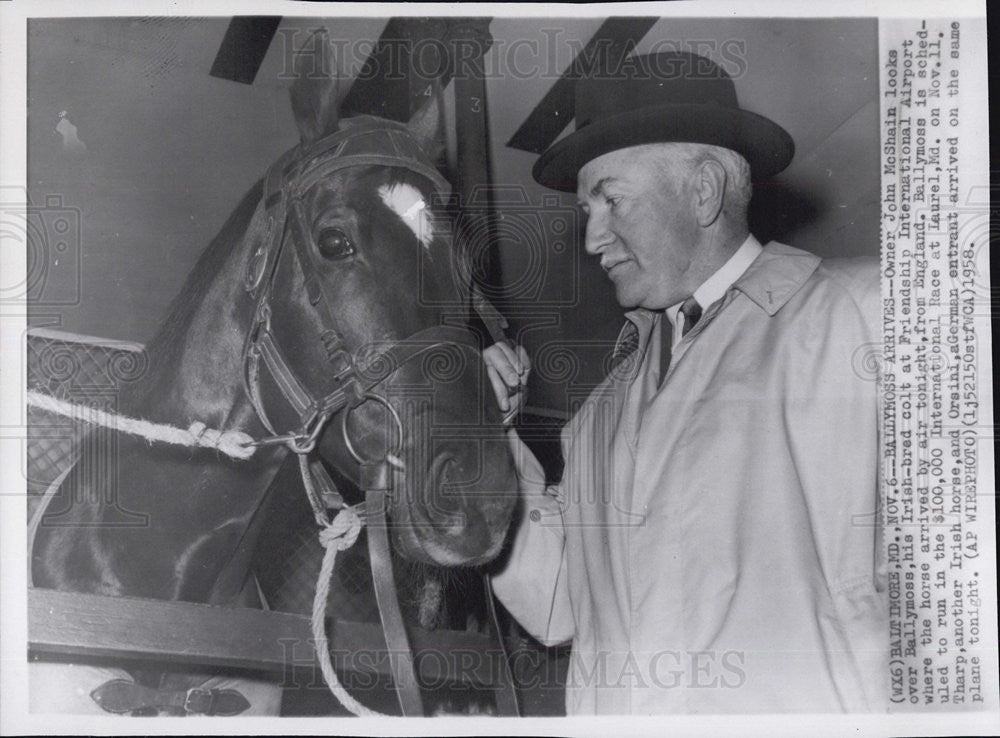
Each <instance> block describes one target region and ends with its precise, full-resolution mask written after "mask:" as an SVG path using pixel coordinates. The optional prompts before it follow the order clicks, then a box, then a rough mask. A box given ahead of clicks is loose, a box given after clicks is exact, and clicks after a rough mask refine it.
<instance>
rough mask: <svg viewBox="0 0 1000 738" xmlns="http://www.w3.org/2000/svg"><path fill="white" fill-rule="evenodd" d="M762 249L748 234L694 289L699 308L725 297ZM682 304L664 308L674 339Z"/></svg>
mask: <svg viewBox="0 0 1000 738" xmlns="http://www.w3.org/2000/svg"><path fill="white" fill-rule="evenodd" d="M763 250H764V247H763V246H761V245H760V242H759V241H758V240H757V239H756V238H754V236H753V234H752V233H751V234H748V235H747V237H746V239H745V240H744V241H743V243H742V244H741V245H740V247H739V248H738V249H736V252H735V253H734V254H733V255H732V256H730V257H729V259H728V260H727V261H726V263H725V264H723V265H722V266H721V267H719V269H717V270H716V271H715V273H714V274H713V275H712V276H711V277H709V278H708V279H706V280H705V281H704V282H702V283H701V286H700V287H698V289H696V290H695V291H694V294H693V295H692V297H694V299H695V301H696V302H697V303H698V304H699V305H700V306H701V309H702V310H706V309H707V308H708V307H709V306H710V305H713V304H714V303H716V302H718V301H719V300H721V299H722V298H723V297H725V295H726V291H727V290H729V288H730V287H732V286H733V283H734V282H736V280H737V279H739V278H740V277H742V276H743V273H744V272H745V271H746V270H747V269H749V268H750V265H751V264H753V262H754V260H755V259H756V258H757V257H758V256H760V252H761V251H763ZM683 304H684V303H683V302H679V303H677V304H676V305H671V306H670V307H668V308H667V310H666V314H667V318H668V319H669V320H670V322H671V323H672V324H673V326H674V337H675V338H674V340H675V341H677V340H679V339H680V330H679V329H680V326H679V325H678V324H677V321H678V315H679V313H680V310H681V305H683Z"/></svg>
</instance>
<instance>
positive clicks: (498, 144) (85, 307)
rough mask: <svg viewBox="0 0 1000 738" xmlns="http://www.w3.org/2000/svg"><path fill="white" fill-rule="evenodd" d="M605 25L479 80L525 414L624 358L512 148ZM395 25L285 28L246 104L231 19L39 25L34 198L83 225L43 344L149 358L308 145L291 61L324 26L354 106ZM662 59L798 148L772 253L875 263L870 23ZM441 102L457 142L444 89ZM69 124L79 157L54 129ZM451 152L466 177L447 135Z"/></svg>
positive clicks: (570, 240)
mask: <svg viewBox="0 0 1000 738" xmlns="http://www.w3.org/2000/svg"><path fill="white" fill-rule="evenodd" d="M602 20H603V19H600V18H593V19H589V18H588V19H537V18H534V19H530V20H527V19H517V18H498V19H495V20H493V22H492V24H491V26H490V31H491V33H492V36H493V38H494V44H493V46H492V48H491V49H490V50H489V51H488V52H487V55H486V57H485V60H484V63H485V67H486V71H487V83H486V84H487V97H488V110H489V127H490V135H491V140H492V147H491V149H492V150H491V152H490V153H491V157H492V161H493V181H494V184H495V185H499V186H502V187H503V188H504V189H503V191H502V193H500V196H498V197H497V198H496V199H497V201H498V207H499V208H500V210H501V212H502V213H503V214H504V215H505V220H504V221H502V223H505V224H506V225H502V226H501V228H500V229H499V231H498V235H499V237H500V239H501V240H500V247H499V250H500V255H501V263H502V268H503V277H504V281H505V283H506V285H507V287H508V289H507V290H506V293H505V296H506V298H507V299H506V301H505V303H506V306H507V309H508V310H509V312H510V314H511V317H512V318H513V321H512V322H513V324H514V328H515V330H516V331H517V332H518V335H519V337H520V338H521V340H523V341H524V342H525V343H526V344H527V346H528V348H529V350H530V351H531V352H532V354H533V356H535V357H536V367H537V369H536V372H535V376H534V378H533V382H532V385H531V403H532V404H533V405H536V406H538V407H541V408H547V409H550V410H554V411H557V412H558V411H564V410H565V409H566V408H567V406H568V405H570V404H572V400H573V398H574V397H576V396H579V395H580V394H582V393H585V392H586V391H587V388H588V387H589V386H591V385H592V384H593V383H595V382H596V381H598V380H599V378H600V373H601V368H600V366H599V361H598V360H597V356H598V355H599V353H600V352H599V351H598V352H595V351H594V350H592V349H593V347H594V346H602V345H605V344H607V343H608V342H610V341H612V340H613V339H614V336H615V335H616V334H617V331H618V328H619V326H620V323H621V311H620V310H619V309H618V308H617V306H616V305H615V302H614V299H613V295H612V292H611V290H610V289H609V287H608V285H607V284H606V280H605V278H604V276H603V274H602V273H601V272H600V270H599V268H597V265H596V264H594V263H591V262H590V261H588V259H587V258H586V256H585V255H584V254H583V252H582V250H581V249H580V247H579V233H578V228H577V225H578V224H579V222H580V217H579V215H580V214H579V212H578V211H577V210H576V208H575V206H574V199H575V198H574V197H572V196H563V195H558V194H556V193H552V192H549V191H546V190H544V189H542V188H540V187H538V186H537V185H535V184H534V183H533V182H532V181H531V177H530V169H531V165H532V164H533V162H534V160H535V155H534V154H532V153H529V152H525V151H518V150H516V149H513V148H510V147H508V146H506V144H507V142H508V141H509V140H510V138H511V136H512V135H513V134H514V133H515V131H517V130H518V129H519V127H520V126H521V124H522V123H523V122H524V120H525V119H526V118H527V117H528V115H529V114H530V113H531V111H532V110H533V109H534V108H535V106H536V105H538V104H539V102H540V101H541V100H542V99H543V97H544V96H545V94H546V93H547V92H548V90H549V89H550V88H551V86H552V85H553V84H554V83H555V81H556V79H557V78H558V77H559V75H560V74H561V73H562V72H563V70H564V69H565V68H566V67H567V66H568V65H569V64H570V63H571V62H572V60H573V58H574V56H575V55H576V53H577V52H578V51H579V49H580V48H582V47H583V46H584V45H585V44H586V43H587V41H588V40H589V39H590V38H591V37H592V36H593V34H594V33H595V31H597V29H598V28H599V27H600V26H601V23H602ZM386 21H387V19H384V18H381V19H380V18H364V19H328V20H322V21H317V20H308V19H303V18H285V19H282V20H281V21H280V26H279V29H278V31H279V33H278V35H277V36H275V38H274V40H273V42H272V43H271V44H270V46H269V47H268V50H267V53H266V56H264V59H263V62H262V64H261V66H260V69H259V71H258V72H257V75H256V77H255V79H254V81H253V83H252V84H242V83H239V82H235V81H232V80H227V79H220V78H217V77H213V76H211V75H210V74H209V71H210V70H211V68H212V65H213V62H214V60H215V58H216V55H217V53H218V50H219V47H220V44H221V43H222V39H223V37H224V36H225V34H226V31H227V27H228V25H229V19H228V18H212V19H181V18H177V19H129V18H115V19H91V20H79V19H73V20H60V19H42V20H34V21H32V22H31V24H30V26H29V34H28V35H29V38H28V43H29V46H28V121H27V130H28V172H29V183H28V184H29V197H30V201H31V202H32V204H34V205H35V206H37V207H41V208H48V209H49V211H50V215H51V212H52V211H55V210H57V209H59V208H63V209H69V212H70V213H72V214H73V215H74V217H75V216H76V215H78V217H79V223H80V230H79V238H78V239H75V238H74V239H71V240H72V241H73V242H72V243H71V244H70V245H69V248H68V249H66V250H64V251H62V252H59V253H56V252H55V251H54V250H52V251H51V252H46V253H45V254H43V255H41V256H40V257H39V260H40V261H45V262H46V263H45V265H44V266H47V267H49V268H50V270H51V274H52V275H53V277H52V279H50V280H49V281H48V283H47V284H46V285H45V289H44V290H42V291H41V292H39V293H38V299H37V302H36V304H35V306H34V308H33V311H32V318H31V322H32V324H34V325H50V326H54V327H59V328H60V329H63V330H68V331H73V332H78V333H86V334H91V335H97V336H103V337H108V338H118V339H127V340H134V341H145V340H148V339H149V338H150V337H151V335H152V334H153V333H154V331H155V329H156V326H157V325H158V323H159V322H160V321H161V320H162V318H163V317H164V312H165V310H166V306H167V304H168V303H169V301H170V299H171V298H172V297H173V296H174V295H175V294H176V293H177V292H178V291H179V289H180V287H181V284H182V282H183V280H184V278H185V276H186V274H187V273H188V271H189V270H190V268H191V267H192V265H193V264H194V262H195V260H196V258H197V256H198V254H199V253H200V252H201V250H202V249H203V248H204V247H205V245H206V244H207V243H208V241H209V240H210V239H211V237H212V236H213V235H214V234H215V233H216V231H217V230H218V228H219V227H220V226H221V225H222V223H223V222H224V220H225V219H226V217H227V216H228V214H229V213H230V211H231V210H232V208H233V207H235V205H236V203H237V202H238V201H239V199H240V196H241V195H242V193H243V192H245V191H246V190H247V189H248V188H249V187H250V186H251V185H252V184H253V182H254V181H255V180H256V179H257V178H258V177H260V176H261V175H262V174H263V172H264V170H265V169H266V168H267V166H268V165H269V164H270V163H271V162H272V161H273V159H274V158H276V157H277V156H278V155H279V154H280V153H281V152H282V151H284V150H285V149H287V148H288V147H290V146H292V145H293V144H294V143H295V142H296V131H295V126H294V123H293V120H292V117H291V112H290V109H289V104H288V93H287V84H288V81H287V79H283V78H282V71H283V70H284V69H286V68H287V63H288V58H289V55H290V51H291V50H290V48H289V44H288V42H289V41H293V42H294V43H296V44H298V43H301V42H302V41H303V40H304V39H305V32H306V31H307V30H308V29H311V28H314V27H316V26H317V25H323V26H325V27H326V28H327V29H328V31H329V33H330V35H331V37H332V38H334V39H337V40H339V41H340V42H343V43H344V44H345V48H347V49H348V50H349V52H350V53H349V55H348V59H347V63H346V64H345V66H346V72H347V76H346V78H345V79H344V80H343V89H344V90H347V89H348V88H349V87H350V84H351V79H350V76H351V75H352V74H356V73H357V71H358V69H359V68H360V62H363V61H364V59H365V56H366V54H367V51H370V49H371V46H372V45H373V44H374V41H375V40H376V39H378V38H379V36H380V34H381V33H382V31H383V29H384V27H385V25H386ZM295 31H300V33H298V35H296V34H295V33H294V32H295ZM664 44H667V45H668V47H673V48H677V47H681V48H687V49H690V50H695V51H699V52H700V53H704V54H706V55H707V56H710V57H712V58H713V59H715V60H716V61H718V62H720V63H723V64H724V66H725V67H726V68H727V70H728V71H730V72H732V73H734V77H735V81H736V87H737V92H738V94H739V97H740V100H741V103H742V105H743V106H744V107H747V108H749V109H751V110H754V111H756V112H759V113H762V114H764V115H767V116H768V117H771V118H772V119H774V120H776V121H777V122H779V123H780V124H781V125H783V126H784V127H785V128H786V129H787V130H788V131H789V132H790V133H791V135H792V137H793V138H794V139H795V142H796V146H797V152H796V156H795V160H794V162H793V163H792V166H791V167H790V168H789V169H788V170H787V171H786V172H784V173H783V174H781V175H780V176H779V177H778V178H777V180H776V181H775V182H771V183H757V185H756V189H755V197H754V203H753V206H752V207H753V225H754V230H755V233H756V234H757V235H758V236H759V237H761V238H762V239H763V240H767V239H768V238H779V239H781V240H784V241H786V242H790V243H792V244H793V245H796V246H799V247H801V248H805V249H808V250H811V251H814V252H815V253H817V254H820V255H822V256H835V255H858V254H869V255H875V254H877V253H878V250H879V241H878V214H879V135H878V73H877V72H878V69H877V62H878V54H877V29H876V25H875V22H874V21H873V20H866V19H846V20H826V19H823V20H782V19H755V20H729V19H661V20H659V21H658V22H656V23H655V24H654V25H653V26H652V28H651V29H650V30H649V31H648V32H647V33H646V34H645V36H643V37H642V40H641V41H640V42H639V44H638V47H637V49H636V51H637V53H642V52H645V51H649V50H651V49H654V48H656V47H657V45H659V48H663V45H664ZM352 60H353V63H352ZM446 101H447V106H448V108H449V109H448V112H447V118H448V121H449V124H451V123H452V122H453V120H454V110H453V101H452V99H451V95H450V88H449V89H446ZM61 111H65V113H66V118H67V120H69V121H70V122H71V123H72V124H73V125H74V126H76V136H77V137H78V138H79V140H80V141H82V142H83V145H84V146H85V147H86V149H85V150H83V149H82V148H81V147H80V146H78V145H76V144H75V143H74V142H73V140H72V139H73V137H72V134H71V133H67V132H66V126H65V125H63V126H62V128H63V130H64V132H63V133H60V132H59V131H57V130H56V126H57V124H58V123H59V122H60V117H59V114H60V112H61ZM449 128H451V125H449ZM570 128H571V126H570ZM567 130H569V129H567ZM449 149H450V156H451V158H452V160H453V159H454V156H455V143H454V134H453V133H451V134H450V137H449ZM53 196H57V197H55V198H54V197H53ZM46 222H51V218H50V219H49V220H48V221H46ZM74 232H75V231H74ZM30 263H31V262H29V264H30ZM36 266H38V265H36ZM29 276H30V275H29Z"/></svg>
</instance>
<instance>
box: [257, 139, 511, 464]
mask: <svg viewBox="0 0 1000 738" xmlns="http://www.w3.org/2000/svg"><path fill="white" fill-rule="evenodd" d="M372 165H381V166H392V167H403V168H405V169H409V170H411V171H413V172H416V173H418V174H421V175H423V176H425V177H427V178H428V179H429V180H430V181H431V182H432V183H433V185H434V188H435V190H436V192H437V194H438V195H439V196H442V197H443V196H446V195H447V194H448V193H449V192H450V189H451V188H450V187H449V185H448V183H447V181H446V180H445V179H444V178H443V177H441V175H440V174H439V173H438V172H437V170H436V169H435V168H434V167H433V166H432V165H431V164H430V162H428V161H427V159H426V157H425V156H424V154H423V152H422V151H421V149H420V146H419V144H418V143H417V141H416V139H415V138H414V137H413V136H412V134H410V133H409V132H408V131H407V130H406V128H405V127H404V126H402V125H401V124H395V125H394V124H393V123H392V122H390V121H382V120H379V121H377V123H376V122H374V121H372V122H367V121H362V122H360V123H355V124H354V125H352V126H351V127H350V128H348V129H346V130H343V131H338V132H336V133H334V134H331V135H329V136H327V137H325V138H323V139H321V140H319V141H317V142H315V143H313V144H312V145H310V146H308V147H306V148H304V149H300V148H299V147H296V148H295V149H292V150H291V151H289V152H287V153H286V154H285V155H284V156H282V157H281V158H280V159H279V160H278V161H277V162H276V163H275V164H274V165H272V166H271V168H270V169H269V170H268V173H267V175H266V177H265V179H264V192H263V198H262V206H263V207H262V208H261V209H259V210H258V212H257V213H255V215H254V221H255V222H253V223H251V227H250V233H251V237H256V238H257V239H258V240H257V243H256V245H255V247H254V248H253V249H252V251H251V253H250V257H249V259H248V261H247V267H246V272H245V276H244V282H245V287H246V289H247V292H248V293H249V294H250V295H251V296H252V297H253V298H254V300H255V307H254V317H253V322H252V323H251V326H250V329H249V330H248V331H247V334H246V339H245V341H244V348H243V380H244V388H245V390H246V393H247V396H248V397H249V398H250V401H251V403H252V404H253V407H254V410H255V411H256V412H257V415H258V417H259V418H260V420H261V422H262V423H263V424H264V427H265V428H267V430H268V432H270V433H271V434H272V435H271V437H270V438H266V439H263V440H262V441H259V442H258V443H260V444H261V445H267V444H274V443H282V444H284V445H286V446H288V448H289V449H290V450H292V451H293V452H295V453H299V454H303V453H308V452H309V451H311V450H312V449H313V447H314V446H315V444H316V441H317V439H318V437H319V434H320V432H321V431H322V429H323V427H324V426H325V425H326V423H327V421H328V420H329V419H330V418H331V417H333V416H334V415H335V414H336V413H338V412H339V411H341V410H344V409H346V410H347V412H345V413H344V414H343V415H342V423H341V425H342V428H343V433H342V435H343V437H344V440H345V446H346V448H347V450H348V452H349V453H350V454H351V456H352V457H353V458H354V459H355V460H356V461H357V462H358V463H359V464H363V463H364V461H365V460H364V459H362V458H361V457H360V455H359V454H358V453H357V451H356V450H355V448H354V446H353V444H351V442H350V438H349V436H348V433H347V430H346V428H347V425H346V421H347V418H348V416H349V415H350V411H351V410H353V409H355V408H357V407H358V406H360V405H362V404H364V403H365V402H368V401H374V402H378V403H380V404H382V405H383V406H384V407H386V409H387V410H388V411H389V413H390V415H391V416H392V418H393V420H394V423H395V425H396V427H397V430H399V431H400V433H401V432H402V428H401V422H400V420H399V417H398V415H396V414H395V411H394V410H393V409H392V406H391V405H390V404H389V402H388V401H387V400H386V399H385V398H384V397H383V396H381V395H379V394H376V393H375V392H374V389H375V387H376V386H378V385H380V384H382V383H383V382H385V381H387V380H388V379H389V378H390V377H391V376H392V375H393V374H394V373H395V372H398V371H399V370H400V369H401V368H402V367H403V366H405V365H406V364H408V363H409V362H411V361H413V360H414V359H416V358H418V357H420V356H421V355H423V354H426V353H427V352H430V351H433V350H435V349H438V348H440V347H442V346H447V345H452V346H458V347H461V348H463V349H465V350H477V344H476V341H475V334H473V333H472V332H471V331H469V330H467V329H465V328H464V327H462V326H461V325H458V324H455V325H439V326H432V327H430V328H426V329H423V330H421V331H418V332H417V333H415V334H413V335H411V336H409V337H408V338H406V339H404V340H402V341H399V342H396V343H392V344H390V345H388V346H387V347H383V348H380V349H379V350H378V351H377V352H376V353H375V354H374V355H369V356H367V357H366V359H367V362H366V363H367V364H368V366H369V367H371V366H388V367H390V371H389V372H388V373H386V372H377V373H372V372H370V371H367V372H366V371H361V370H359V369H358V358H359V357H358V356H357V355H356V354H353V353H351V351H349V350H348V348H347V347H346V345H345V341H344V333H343V332H342V331H341V330H340V328H339V327H338V326H337V321H336V313H335V310H334V303H333V301H332V300H331V299H330V297H329V295H328V294H327V293H326V290H325V289H324V286H323V282H322V280H321V279H320V278H319V270H318V269H317V267H316V264H315V259H314V256H313V254H314V252H315V246H314V243H313V239H312V232H311V229H310V228H309V227H308V226H307V224H306V223H305V220H304V217H303V206H302V198H303V197H304V195H305V194H306V193H307V192H308V191H309V189H310V188H311V187H312V186H313V185H315V184H316V183H317V182H319V181H320V180H322V179H323V178H325V177H328V176H330V175H331V174H333V173H334V172H335V171H337V170H339V169H344V168H347V167H356V166H372ZM286 234H287V238H286ZM286 242H291V244H292V246H293V249H294V252H295V256H296V258H297V259H298V261H299V265H300V267H301V269H302V272H303V275H304V279H305V290H306V296H307V298H308V300H309V303H310V304H311V305H312V306H313V307H314V308H315V309H316V310H317V311H318V313H319V316H320V319H321V321H322V324H323V326H324V330H323V332H322V333H321V334H320V336H319V340H320V341H321V342H322V344H323V348H324V350H325V353H326V356H327V359H328V361H329V364H330V371H331V373H332V379H333V386H334V388H333V389H332V390H331V391H329V392H327V393H326V394H324V395H321V396H317V395H316V393H313V392H311V391H310V390H309V388H308V387H306V385H305V384H304V383H303V382H302V381H301V379H300V378H299V376H298V374H297V373H296V372H295V370H294V369H293V368H292V366H291V364H290V363H289V362H288V360H287V359H286V358H285V355H284V352H283V351H282V349H281V348H280V345H279V343H278V342H277V341H276V340H275V336H274V333H273V332H272V330H271V296H272V287H273V284H274V277H275V273H276V272H277V265H278V261H279V259H280V258H281V255H282V251H283V247H284V244H285V243H286ZM472 306H473V308H474V309H475V310H476V312H477V313H478V315H479V317H480V319H481V320H482V321H483V323H484V324H485V325H486V327H487V330H488V331H489V332H490V334H491V336H492V338H493V340H494V341H499V340H502V339H503V337H504V329H505V328H506V327H507V322H506V320H505V319H504V318H503V316H501V315H500V313H499V312H498V311H497V310H496V308H494V307H493V306H492V305H491V304H490V303H489V301H488V300H487V299H486V298H485V297H484V296H483V295H482V293H481V292H480V291H479V290H478V289H477V288H476V287H475V286H474V285H473V287H472ZM262 372H267V374H268V375H269V377H270V378H271V380H272V381H273V382H274V384H275V386H276V387H277V389H278V392H279V393H280V395H281V396H282V398H283V399H284V400H285V402H286V403H287V404H288V405H289V406H290V407H291V409H292V410H293V411H294V412H295V414H296V416H297V417H298V419H299V426H298V428H294V429H290V430H289V431H287V432H285V433H279V432H278V431H277V430H276V429H275V427H274V425H273V424H272V422H271V420H270V417H269V415H268V413H267V410H266V408H265V403H264V399H263V396H262V392H261V377H262ZM400 440H401V439H400ZM397 445H398V444H397Z"/></svg>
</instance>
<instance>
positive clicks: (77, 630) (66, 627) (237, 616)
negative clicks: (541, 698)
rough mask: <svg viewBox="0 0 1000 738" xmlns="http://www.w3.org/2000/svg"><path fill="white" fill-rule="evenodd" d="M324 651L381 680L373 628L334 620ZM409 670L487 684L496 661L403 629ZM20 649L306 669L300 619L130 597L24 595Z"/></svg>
mask: <svg viewBox="0 0 1000 738" xmlns="http://www.w3.org/2000/svg"><path fill="white" fill-rule="evenodd" d="M328 632H329V636H330V652H331V655H332V657H333V664H334V668H336V669H337V670H338V671H341V672H356V673H361V674H368V675H379V676H391V675H392V671H391V669H390V662H389V659H390V658H391V654H388V653H387V652H386V645H385V637H384V635H383V633H382V628H381V627H380V626H379V625H377V624H374V623H354V622H347V621H335V622H334V623H333V624H332V625H331V626H330V630H329V631H328ZM409 635H410V644H411V646H412V648H413V652H414V657H415V662H416V665H417V672H418V674H419V676H420V679H421V681H422V682H423V683H424V684H428V685H434V684H437V685H442V684H445V683H465V684H469V685H476V686H483V687H492V686H494V685H496V683H497V674H498V673H499V671H498V670H499V667H500V663H501V662H500V659H502V658H503V656H502V654H501V651H500V649H499V647H498V645H497V644H496V643H494V642H493V641H492V640H491V639H490V638H489V637H487V636H484V635H481V634H479V633H469V632H465V631H447V630H439V631H425V630H421V629H419V628H410V629H409ZM28 649H29V652H31V653H32V654H33V655H37V656H46V657H56V658H64V659H71V658H72V657H74V656H75V657H81V656H82V657H87V658H107V659H115V660H121V659H128V660H143V661H156V662H166V663H182V664H187V665H201V666H216V667H224V668H240V669H250V670H254V671H263V672H271V673H278V674H287V673H289V671H290V670H294V669H315V670H316V674H317V678H320V677H319V676H318V674H319V670H318V661H317V660H316V655H315V652H314V650H313V643H312V635H311V628H310V625H309V618H308V617H306V616H304V615H296V614H293V613H283V612H273V611H263V610H251V609H247V608H231V607H216V606H212V605H201V604H193V603H190V602H167V601H162V600H149V599H139V598H132V597H105V596H102V595H92V594H77V593H71V592H58V591H55V590H48V589H34V588H33V589H29V590H28Z"/></svg>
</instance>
